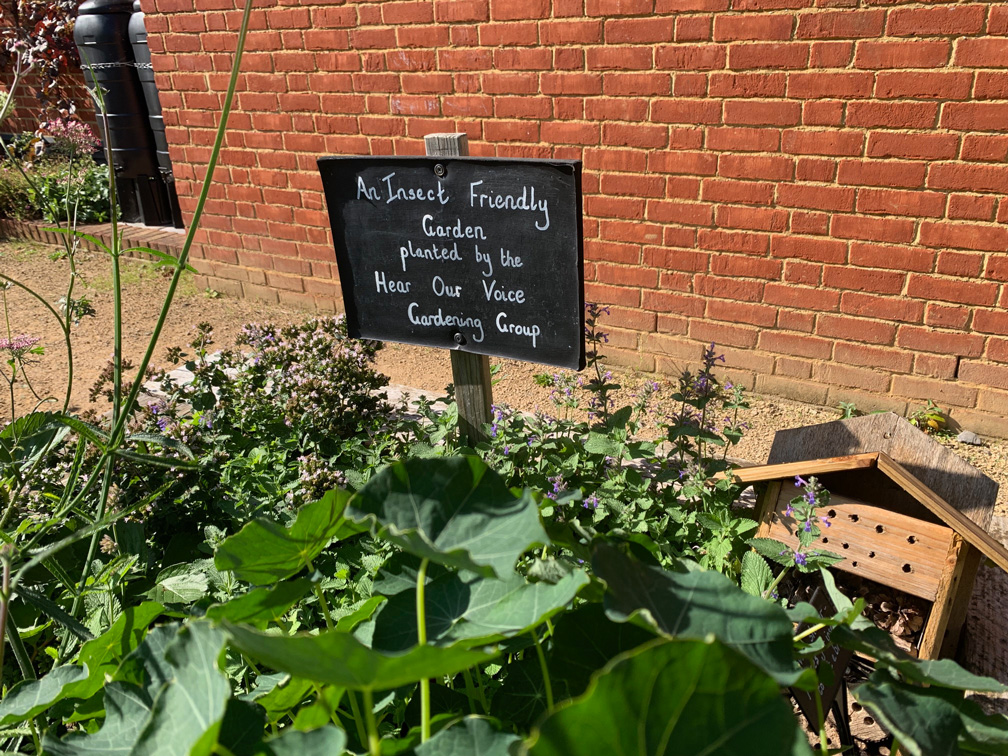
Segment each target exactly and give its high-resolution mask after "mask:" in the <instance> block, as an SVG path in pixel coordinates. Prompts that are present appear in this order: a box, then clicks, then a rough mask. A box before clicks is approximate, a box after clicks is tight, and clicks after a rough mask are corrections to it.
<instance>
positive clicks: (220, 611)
mask: <svg viewBox="0 0 1008 756" xmlns="http://www.w3.org/2000/svg"><path fill="white" fill-rule="evenodd" d="M311 587H312V581H311V579H310V578H297V579H295V580H286V581H284V582H282V583H278V584H277V585H275V586H272V587H269V588H267V587H265V586H260V587H258V588H253V589H252V590H251V591H249V592H248V593H246V594H245V595H243V596H239V597H238V598H233V599H231V600H230V601H228V602H227V603H225V604H214V605H213V606H211V607H210V608H209V609H207V613H206V616H207V619H210V620H213V621H214V622H219V621H220V620H222V619H227V620H231V621H232V622H275V621H276V620H278V619H280V618H281V617H283V616H284V615H285V614H287V612H288V611H290V608H291V607H292V606H294V605H295V604H296V603H297V602H298V601H300V600H301V599H302V598H303V597H304V596H305V595H306V594H307V593H308V591H310V590H311Z"/></svg>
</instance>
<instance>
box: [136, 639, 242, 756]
mask: <svg viewBox="0 0 1008 756" xmlns="http://www.w3.org/2000/svg"><path fill="white" fill-rule="evenodd" d="M223 647H224V634H223V633H222V632H221V631H220V630H218V629H217V628H215V627H212V626H211V625H210V624H209V623H207V622H193V623H190V624H188V625H185V626H184V627H182V628H181V629H180V630H179V631H178V635H177V636H176V637H175V639H174V640H173V641H172V642H171V643H170V644H169V645H168V646H167V648H166V649H165V661H166V662H167V665H168V667H169V669H170V677H169V679H168V681H167V682H166V683H165V684H164V686H163V687H162V688H161V690H160V691H159V692H158V694H157V697H156V698H155V699H154V705H153V707H152V709H151V716H150V719H149V720H148V722H147V724H146V726H145V727H144V728H143V730H142V731H141V732H140V736H139V738H138V739H137V742H136V745H135V746H134V748H133V750H132V752H131V753H132V755H133V756H146V755H147V754H151V755H153V756H175V755H176V754H177V756H187V755H188V754H189V751H190V748H192V747H193V746H194V745H195V744H196V743H197V742H198V741H200V740H201V739H202V738H203V737H204V734H205V733H206V732H207V731H208V730H209V729H210V728H211V727H215V726H217V725H219V723H220V721H221V719H222V718H223V717H224V711H225V707H226V705H227V702H228V700H229V699H230V698H231V683H230V682H229V681H228V679H227V677H226V676H225V675H224V673H223V672H221V670H220V667H219V666H218V663H217V662H218V657H219V656H220V653H221V650H222V649H223Z"/></svg>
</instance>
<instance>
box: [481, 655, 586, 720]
mask: <svg viewBox="0 0 1008 756" xmlns="http://www.w3.org/2000/svg"><path fill="white" fill-rule="evenodd" d="M551 682H552V680H551ZM553 696H554V701H562V700H564V699H565V698H570V696H569V695H568V691H567V689H566V687H564V686H563V684H562V681H560V680H557V681H556V684H554V685H553ZM548 701H549V699H548V698H547V696H546V683H545V681H544V680H543V674H542V667H541V666H540V665H539V657H538V656H537V655H536V652H535V649H529V650H528V651H526V652H525V656H524V657H523V658H521V659H519V660H517V661H512V662H511V663H510V664H508V665H507V671H506V674H505V676H504V679H503V681H502V683H501V686H500V689H499V690H497V691H496V692H495V693H494V695H493V698H492V699H491V700H490V713H491V714H493V715H494V716H495V717H498V718H499V719H501V720H502V721H506V722H509V723H511V724H513V725H516V726H517V727H518V728H519V729H520V730H522V731H525V732H527V731H528V729H529V728H530V727H531V726H532V724H533V723H534V722H535V721H536V720H537V719H539V717H541V716H542V715H543V714H544V713H545V712H546V709H547V707H548Z"/></svg>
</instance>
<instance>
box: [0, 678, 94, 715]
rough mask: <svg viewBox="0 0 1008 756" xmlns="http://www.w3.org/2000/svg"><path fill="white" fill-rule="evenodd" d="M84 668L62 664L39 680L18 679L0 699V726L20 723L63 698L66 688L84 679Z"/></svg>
mask: <svg viewBox="0 0 1008 756" xmlns="http://www.w3.org/2000/svg"><path fill="white" fill-rule="evenodd" d="M87 676H88V669H87V667H78V666H76V665H71V664H66V665H64V666H62V667H55V668H54V669H52V670H51V671H50V672H49V674H47V675H45V676H44V677H42V678H41V679H39V680H22V681H21V682H19V683H18V684H17V685H15V686H14V687H13V688H11V689H10V690H9V691H7V695H6V696H4V698H3V700H2V701H0V727H6V726H7V725H12V724H16V723H17V722H23V721H24V720H26V719H31V718H32V717H34V716H36V715H38V714H40V713H42V712H43V711H45V710H46V709H48V708H49V707H50V706H52V705H53V704H54V703H56V702H57V701H61V700H63V699H64V698H66V691H67V689H68V688H69V687H70V686H71V685H73V684H74V683H77V682H80V681H81V680H84V679H87Z"/></svg>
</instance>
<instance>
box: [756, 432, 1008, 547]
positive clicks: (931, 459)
mask: <svg viewBox="0 0 1008 756" xmlns="http://www.w3.org/2000/svg"><path fill="white" fill-rule="evenodd" d="M876 451H881V452H885V453H886V454H888V455H889V456H890V457H891V458H892V459H893V460H895V461H896V462H898V463H899V464H901V465H903V467H905V468H906V469H907V471H908V472H909V473H910V474H911V475H912V476H913V477H915V478H917V479H918V480H919V481H920V482H921V483H923V484H924V485H925V486H926V487H927V488H930V489H931V490H932V491H933V492H934V493H936V494H937V495H938V496H940V497H941V498H942V499H944V500H945V501H947V502H948V503H949V504H951V505H952V506H953V507H955V508H956V509H957V510H959V511H961V512H962V513H963V514H965V515H966V516H967V517H968V518H970V519H971V520H973V521H974V522H975V523H977V524H978V525H979V526H980V527H981V528H982V529H984V530H986V529H987V527H988V526H989V525H990V518H991V515H992V514H993V511H994V502H995V500H996V499H997V490H998V484H997V483H996V482H994V481H993V480H991V479H990V478H988V477H987V476H986V475H984V474H983V473H981V472H980V471H979V470H977V469H976V468H975V467H973V466H972V465H970V464H969V463H967V462H965V461H964V460H962V459H960V458H959V457H958V456H957V455H956V454H955V452H953V451H951V450H949V449H947V448H945V447H944V446H942V445H941V444H940V443H938V442H937V441H935V440H934V439H932V438H929V437H928V436H927V435H926V434H924V433H922V432H921V431H920V430H918V429H917V428H915V427H914V426H913V425H911V424H910V423H909V422H907V421H906V420H905V419H903V418H902V417H899V416H898V415H895V414H893V413H892V412H885V413H881V414H877V415H867V416H865V417H854V418H850V419H848V420H836V421H834V422H831V423H823V424H821V425H810V426H806V427H804V428H793V429H790V430H783V431H778V432H777V434H776V435H775V436H774V441H773V446H772V447H771V449H770V455H769V457H768V458H767V463H768V464H780V463H784V462H797V461H799V460H803V459H810V458H812V459H816V458H822V457H839V456H843V455H847V454H861V453H865V452H876Z"/></svg>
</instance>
